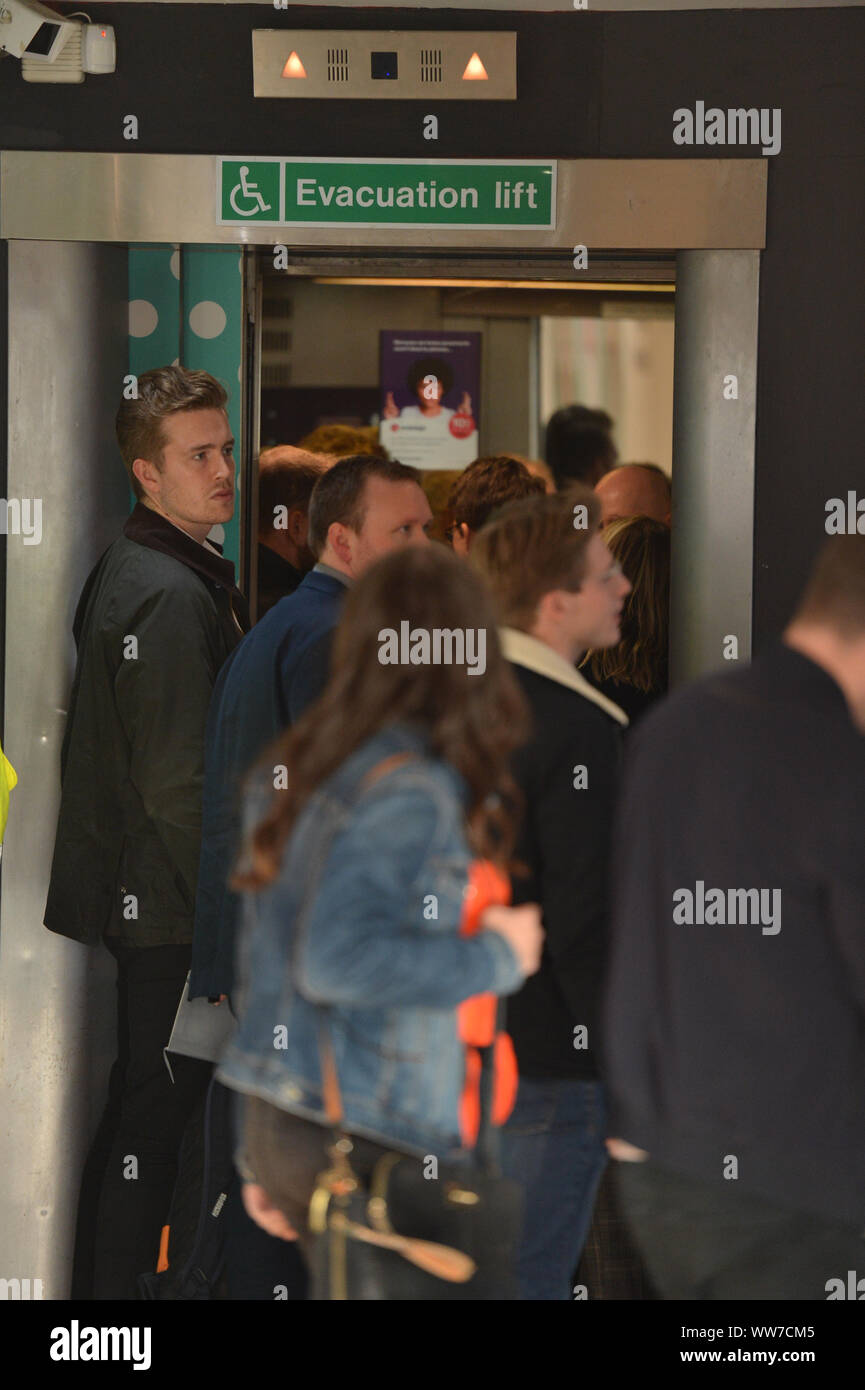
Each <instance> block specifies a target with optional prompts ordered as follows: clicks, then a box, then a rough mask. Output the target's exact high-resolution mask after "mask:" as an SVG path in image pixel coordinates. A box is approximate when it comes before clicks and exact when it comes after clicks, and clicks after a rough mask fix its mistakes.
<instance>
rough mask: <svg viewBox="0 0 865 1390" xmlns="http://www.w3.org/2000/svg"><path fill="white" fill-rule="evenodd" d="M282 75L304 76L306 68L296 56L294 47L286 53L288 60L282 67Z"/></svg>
mask: <svg viewBox="0 0 865 1390" xmlns="http://www.w3.org/2000/svg"><path fill="white" fill-rule="evenodd" d="M282 75H283V77H306V68H305V67H304V66H303V63H302V62H301V61H300V59H299V58H298V56H297V54H296V53H295V51H294V49H292V50H291V52H290V53H289V55H288V61H287V62H286V65H285V67H284V68H283V69H282Z"/></svg>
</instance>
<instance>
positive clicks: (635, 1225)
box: [616, 1160, 865, 1301]
mask: <svg viewBox="0 0 865 1390" xmlns="http://www.w3.org/2000/svg"><path fill="white" fill-rule="evenodd" d="M616 1180H617V1187H618V1191H619V1195H620V1198H621V1202H622V1206H623V1209H624V1212H625V1215H626V1217H627V1219H628V1221H629V1223H630V1225H631V1230H632V1232H633V1234H634V1236H635V1237H636V1239H637V1242H638V1244H639V1245H640V1246H641V1248H642V1251H643V1254H644V1257H645V1259H646V1263H647V1265H648V1267H649V1273H650V1274H651V1276H652V1280H653V1282H654V1283H655V1285H656V1286H657V1288H658V1289H659V1291H660V1293H661V1296H662V1297H663V1298H665V1299H732V1300H737V1299H783V1300H805V1299H809V1300H814V1299H819V1300H821V1301H825V1299H826V1298H827V1289H826V1284H827V1282H828V1281H829V1280H830V1279H837V1278H840V1279H844V1280H846V1277H847V1271H848V1270H849V1269H856V1270H860V1269H865V1241H863V1240H862V1238H861V1235H860V1234H859V1233H858V1232H857V1231H856V1230H854V1229H853V1228H852V1227H848V1226H845V1225H842V1224H841V1223H835V1222H832V1221H829V1220H827V1219H825V1218H823V1217H820V1216H811V1215H809V1214H808V1213H806V1212H800V1211H793V1210H792V1209H790V1208H789V1207H784V1206H780V1205H776V1204H774V1203H772V1202H769V1201H766V1200H764V1199H763V1198H761V1197H755V1196H753V1195H750V1194H747V1193H744V1192H740V1191H739V1190H738V1186H737V1183H736V1181H734V1180H730V1181H724V1180H723V1179H719V1180H718V1181H717V1182H713V1183H708V1182H703V1181H701V1180H700V1179H698V1178H692V1177H686V1176H685V1175H684V1174H682V1173H674V1172H672V1171H671V1170H670V1169H668V1168H662V1167H660V1166H659V1165H658V1164H657V1163H653V1162H652V1161H651V1160H649V1161H647V1162H645V1163H621V1162H620V1163H617V1164H616Z"/></svg>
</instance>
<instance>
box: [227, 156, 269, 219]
mask: <svg viewBox="0 0 865 1390" xmlns="http://www.w3.org/2000/svg"><path fill="white" fill-rule="evenodd" d="M248 175H249V165H248V164H241V166H240V183H237V184H235V185H234V188H232V190H231V192H230V194H229V195H228V201H229V203H230V204H231V209H232V211H233V212H236V213H237V216H238V217H256V216H257V215H258V213H260V212H270V203H266V202H265V201H264V198H263V197H262V195H261V193H260V192H259V189H258V184H257V183H251V182H250V180H249V178H248ZM238 194H240V195H241V196H242V197H244V198H249V199H252V207H248V206H247V207H238V205H237V196H238Z"/></svg>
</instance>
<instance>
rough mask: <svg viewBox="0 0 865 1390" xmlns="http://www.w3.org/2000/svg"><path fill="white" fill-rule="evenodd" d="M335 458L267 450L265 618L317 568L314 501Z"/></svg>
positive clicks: (262, 528) (261, 525)
mask: <svg viewBox="0 0 865 1390" xmlns="http://www.w3.org/2000/svg"><path fill="white" fill-rule="evenodd" d="M330 464H331V460H330V459H329V458H326V457H323V456H322V455H320V454H311V453H309V452H308V451H307V450H306V449H295V448H294V447H293V446H292V445H291V444H278V445H276V446H275V447H274V448H273V449H264V450H262V452H261V454H260V456H259V460H258V576H257V578H258V588H257V605H256V611H257V615H258V617H259V618H263V617H264V615H265V613H267V612H269V610H270V609H271V608H272V607H273V605H274V604H275V603H277V602H278V601H279V599H281V598H285V596H286V595H287V594H293V593H294V591H295V589H296V588H297V586H298V584H299V583H300V581H301V580H302V579H303V576H304V575H305V574H308V573H309V571H310V570H311V569H312V567H313V565H314V564H315V556H314V555H313V553H312V551H311V550H310V548H309V544H308V541H307V531H308V528H309V517H308V511H309V499H310V497H311V496H312V490H313V488H314V487H315V485H316V483H317V482H318V480H319V478H320V477H321V475H322V473H324V472H325V470H326V469H327V468H329V467H330Z"/></svg>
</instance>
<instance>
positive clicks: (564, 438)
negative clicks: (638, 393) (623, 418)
mask: <svg viewBox="0 0 865 1390" xmlns="http://www.w3.org/2000/svg"><path fill="white" fill-rule="evenodd" d="M612 428H613V421H612V419H611V418H610V416H609V415H608V414H607V412H606V411H605V410H590V409H589V408H588V406H584V405H565V406H562V408H561V409H560V410H557V411H555V412H554V413H553V414H552V415H551V416H550V418H549V420H548V422H547V430H546V446H545V458H546V461H547V463H548V464H549V467H550V470H551V472H552V475H553V478H554V479H555V483H556V487H558V488H563V487H568V486H569V485H570V484H571V483H583V484H584V485H585V486H586V487H595V486H596V485H597V483H598V482H599V481H600V479H601V478H602V477H603V476H604V474H605V473H608V472H609V470H610V469H611V468H612V467H613V466H614V464H615V462H616V459H617V458H618V454H617V452H616V446H615V444H614V443H613V439H612V433H611V431H612Z"/></svg>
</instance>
